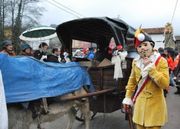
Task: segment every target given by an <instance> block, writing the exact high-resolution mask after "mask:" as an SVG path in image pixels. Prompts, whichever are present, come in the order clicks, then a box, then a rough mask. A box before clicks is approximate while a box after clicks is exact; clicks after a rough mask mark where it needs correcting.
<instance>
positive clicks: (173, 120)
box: [31, 88, 180, 129]
mask: <svg viewBox="0 0 180 129" xmlns="http://www.w3.org/2000/svg"><path fill="white" fill-rule="evenodd" d="M174 91H175V88H171V89H170V93H169V94H168V95H167V98H166V99H167V104H168V110H169V122H168V123H167V124H166V125H165V127H164V128H163V129H179V128H180V120H179V119H180V95H174V94H173V93H174ZM157 101H158V100H157ZM66 122H67V120H66V116H63V117H61V118H60V119H58V120H56V121H54V122H52V123H44V124H43V126H44V127H45V129H65V125H66ZM31 129H32V128H31ZM73 129H84V124H82V123H81V122H78V121H75V123H74V125H73ZM90 129H129V127H128V122H127V121H125V120H124V114H122V113H121V112H120V110H119V111H116V112H113V113H111V114H108V113H106V114H102V113H98V114H97V116H95V118H94V119H93V120H92V121H91V124H90Z"/></svg>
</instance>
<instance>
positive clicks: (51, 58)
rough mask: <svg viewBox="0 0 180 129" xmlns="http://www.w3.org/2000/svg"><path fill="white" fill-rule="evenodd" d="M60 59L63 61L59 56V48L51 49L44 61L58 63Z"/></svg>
mask: <svg viewBox="0 0 180 129" xmlns="http://www.w3.org/2000/svg"><path fill="white" fill-rule="evenodd" d="M61 59H63V57H62V56H61V50H60V49H59V48H53V49H52V54H50V55H47V59H46V60H45V61H46V62H55V63H59V62H61Z"/></svg>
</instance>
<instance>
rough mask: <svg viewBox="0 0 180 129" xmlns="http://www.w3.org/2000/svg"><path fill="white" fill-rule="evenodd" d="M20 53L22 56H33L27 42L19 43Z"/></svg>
mask: <svg viewBox="0 0 180 129" xmlns="http://www.w3.org/2000/svg"><path fill="white" fill-rule="evenodd" d="M20 47H21V53H20V55H23V56H33V52H32V48H31V46H30V45H29V44H27V43H23V44H21V46H20Z"/></svg>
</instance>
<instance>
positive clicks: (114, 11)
mask: <svg viewBox="0 0 180 129" xmlns="http://www.w3.org/2000/svg"><path fill="white" fill-rule="evenodd" d="M54 1H58V2H59V3H61V4H63V5H65V6H66V7H68V8H70V9H72V10H74V11H76V12H77V13H79V14H81V16H80V17H103V16H107V17H110V18H117V17H119V18H121V19H123V20H124V21H125V22H127V23H128V24H130V25H131V26H133V27H134V28H137V27H139V26H140V25H141V24H142V27H143V28H150V27H164V25H165V24H166V23H167V22H171V19H172V16H173V11H174V8H175V4H176V2H177V0H46V1H44V2H42V3H41V6H43V7H44V8H45V9H46V11H44V13H43V16H42V18H41V20H40V22H41V24H43V25H50V24H57V25H59V24H61V23H63V22H65V21H68V20H72V19H77V16H74V15H72V14H70V13H67V12H65V11H64V10H62V9H60V8H63V7H62V6H61V5H57V3H55V2H54ZM55 4H56V6H59V8H58V7H56V6H55ZM66 10H67V9H66ZM172 24H173V27H174V35H180V1H179V2H178V4H177V8H176V12H175V15H174V18H173V21H172Z"/></svg>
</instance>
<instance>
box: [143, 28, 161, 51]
mask: <svg viewBox="0 0 180 129" xmlns="http://www.w3.org/2000/svg"><path fill="white" fill-rule="evenodd" d="M143 30H144V31H145V32H146V33H148V34H149V35H151V38H152V40H153V41H154V42H155V48H156V49H158V48H160V47H162V48H164V43H163V40H164V27H160V28H143Z"/></svg>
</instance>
